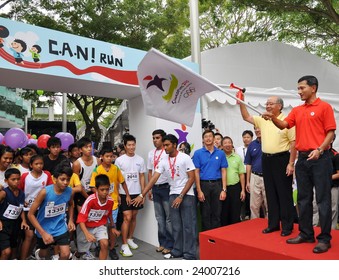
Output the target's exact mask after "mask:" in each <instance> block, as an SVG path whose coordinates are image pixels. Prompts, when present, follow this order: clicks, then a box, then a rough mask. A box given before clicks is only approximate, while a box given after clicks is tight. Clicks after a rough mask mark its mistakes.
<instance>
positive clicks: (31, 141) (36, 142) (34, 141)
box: [27, 138, 38, 145]
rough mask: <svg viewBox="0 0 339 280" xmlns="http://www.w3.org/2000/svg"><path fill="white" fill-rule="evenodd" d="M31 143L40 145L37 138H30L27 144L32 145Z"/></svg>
mask: <svg viewBox="0 0 339 280" xmlns="http://www.w3.org/2000/svg"><path fill="white" fill-rule="evenodd" d="M30 144H33V145H38V140H37V139H33V138H31V139H28V142H27V145H30Z"/></svg>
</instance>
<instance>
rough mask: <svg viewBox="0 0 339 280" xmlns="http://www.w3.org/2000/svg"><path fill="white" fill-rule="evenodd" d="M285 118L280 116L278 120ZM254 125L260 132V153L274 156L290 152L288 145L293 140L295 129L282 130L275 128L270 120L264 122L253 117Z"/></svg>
mask: <svg viewBox="0 0 339 280" xmlns="http://www.w3.org/2000/svg"><path fill="white" fill-rule="evenodd" d="M284 118H285V116H284V115H283V114H280V115H279V116H278V119H279V120H283V119H284ZM253 120H254V125H255V126H256V127H259V128H260V130H261V144H262V151H263V152H264V153H268V154H276V153H281V152H285V151H289V150H290V143H291V142H292V141H294V140H295V129H294V128H291V129H283V130H281V129H280V128H278V127H276V126H275V124H274V123H273V122H272V121H271V120H265V119H264V118H262V117H260V116H253Z"/></svg>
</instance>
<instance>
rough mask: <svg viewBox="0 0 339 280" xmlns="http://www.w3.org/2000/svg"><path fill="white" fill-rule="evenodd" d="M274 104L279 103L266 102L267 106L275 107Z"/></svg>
mask: <svg viewBox="0 0 339 280" xmlns="http://www.w3.org/2000/svg"><path fill="white" fill-rule="evenodd" d="M274 104H279V103H278V102H266V103H265V106H273V105H274Z"/></svg>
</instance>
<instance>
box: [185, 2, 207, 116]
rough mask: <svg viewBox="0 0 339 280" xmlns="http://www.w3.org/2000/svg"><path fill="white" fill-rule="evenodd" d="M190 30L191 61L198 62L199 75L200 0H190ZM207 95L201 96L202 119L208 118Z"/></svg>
mask: <svg viewBox="0 0 339 280" xmlns="http://www.w3.org/2000/svg"><path fill="white" fill-rule="evenodd" d="M189 6H190V30H191V61H192V62H195V63H197V64H198V67H199V70H198V71H199V75H201V52H200V27H199V6H198V0H190V1H189ZM205 104H206V100H205V96H201V97H200V112H201V118H202V119H204V118H205V119H208V114H207V110H205V107H206V106H205Z"/></svg>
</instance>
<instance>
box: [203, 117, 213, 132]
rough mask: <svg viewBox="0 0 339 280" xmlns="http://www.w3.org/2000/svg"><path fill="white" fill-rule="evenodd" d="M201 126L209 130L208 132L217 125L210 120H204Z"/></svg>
mask: <svg viewBox="0 0 339 280" xmlns="http://www.w3.org/2000/svg"><path fill="white" fill-rule="evenodd" d="M201 126H202V128H203V129H205V130H207V129H208V130H213V129H215V125H214V124H213V123H212V122H211V121H210V120H206V119H202V120H201Z"/></svg>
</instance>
